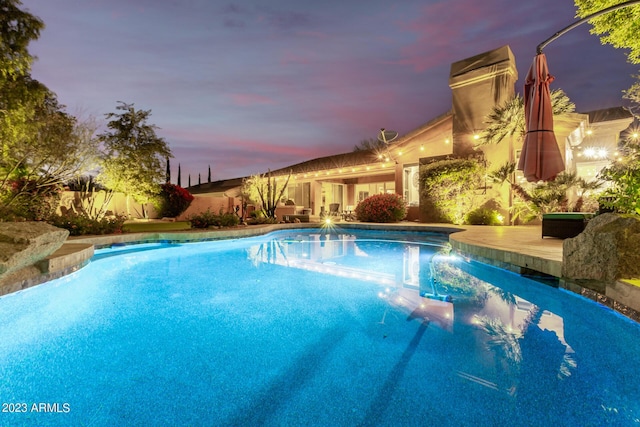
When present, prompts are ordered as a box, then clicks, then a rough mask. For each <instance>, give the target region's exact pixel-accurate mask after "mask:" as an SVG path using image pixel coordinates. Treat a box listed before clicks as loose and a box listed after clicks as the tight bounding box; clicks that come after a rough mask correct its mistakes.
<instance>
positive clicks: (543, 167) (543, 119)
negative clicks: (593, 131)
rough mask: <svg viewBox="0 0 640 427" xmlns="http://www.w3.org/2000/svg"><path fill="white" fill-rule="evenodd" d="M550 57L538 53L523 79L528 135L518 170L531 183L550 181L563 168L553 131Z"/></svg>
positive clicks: (525, 138)
mask: <svg viewBox="0 0 640 427" xmlns="http://www.w3.org/2000/svg"><path fill="white" fill-rule="evenodd" d="M553 79H554V77H553V76H552V75H550V74H549V69H548V68H547V58H546V57H545V55H544V53H539V54H538V55H536V57H535V58H534V60H533V65H532V66H531V68H530V69H529V72H528V73H527V77H526V79H525V82H524V109H525V110H524V118H525V126H526V134H525V137H524V143H523V145H522V153H521V155H520V161H519V162H518V170H521V171H523V173H524V176H525V178H526V179H527V181H529V182H537V181H551V180H553V179H554V178H555V177H556V175H558V174H559V173H560V172H562V171H563V170H564V162H563V160H562V154H561V153H560V149H559V148H558V142H557V141H556V136H555V134H554V133H553V110H552V108H551V94H550V92H549V83H551V82H552V81H553Z"/></svg>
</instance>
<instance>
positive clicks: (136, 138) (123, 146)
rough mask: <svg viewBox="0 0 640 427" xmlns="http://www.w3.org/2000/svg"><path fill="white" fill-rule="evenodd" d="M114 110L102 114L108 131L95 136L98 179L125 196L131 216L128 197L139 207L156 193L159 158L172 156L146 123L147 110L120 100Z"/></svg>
mask: <svg viewBox="0 0 640 427" xmlns="http://www.w3.org/2000/svg"><path fill="white" fill-rule="evenodd" d="M116 109H117V110H118V112H116V113H108V114H106V118H107V120H108V123H107V128H108V130H107V131H105V132H103V133H102V134H100V135H99V138H100V141H101V142H102V143H103V144H104V150H105V152H104V156H103V158H102V162H101V170H100V173H99V175H98V177H97V178H98V181H99V182H100V183H101V184H103V185H104V186H105V187H107V188H110V189H112V190H114V191H117V192H121V193H123V194H125V196H126V205H127V215H131V211H130V202H129V198H133V200H135V201H136V202H138V203H139V204H140V205H141V206H142V212H141V213H140V214H141V216H143V217H145V218H146V217H147V211H146V208H145V205H146V204H147V203H149V202H151V201H152V200H153V198H154V197H155V196H157V195H158V194H159V193H160V184H161V183H162V182H164V181H165V180H166V171H165V170H164V169H163V165H162V163H163V160H166V159H168V158H170V157H173V155H172V154H171V150H170V148H169V146H168V145H167V143H166V142H165V140H164V139H163V138H161V137H159V136H158V135H157V134H156V129H157V127H156V126H155V125H152V124H149V123H147V121H148V120H149V117H150V116H151V110H137V109H136V108H135V107H134V105H133V104H127V103H124V102H120V103H119V105H118V106H116Z"/></svg>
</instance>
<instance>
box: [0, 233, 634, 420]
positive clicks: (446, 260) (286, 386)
mask: <svg viewBox="0 0 640 427" xmlns="http://www.w3.org/2000/svg"><path fill="white" fill-rule="evenodd" d="M446 241H447V236H443V235H438V234H429V233H392V232H381V231H354V230H349V231H344V230H340V229H339V228H336V229H333V230H331V232H327V230H313V229H305V230H287V231H280V232H275V233H270V234H268V235H265V236H261V237H256V238H249V239H239V240H233V241H224V242H222V241H220V242H203V243H197V244H186V245H171V244H163V245H158V247H157V249H155V250H149V249H150V247H149V246H141V247H140V249H141V250H140V251H136V250H135V249H136V248H135V247H128V248H126V250H123V248H117V249H114V250H105V251H98V254H97V256H96V259H95V260H94V261H93V262H92V263H91V264H90V265H89V266H87V267H86V268H84V269H83V270H81V271H79V272H77V273H76V274H74V275H73V276H71V277H68V278H64V279H61V280H58V281H54V282H50V283H48V284H45V285H43V286H40V287H37V288H34V289H32V290H29V291H26V292H22V293H19V294H14V295H9V296H6V297H2V298H0V318H2V319H4V321H3V323H4V324H3V325H2V326H0V377H2V378H3V379H4V381H3V382H2V383H1V384H0V396H3V399H6V401H8V402H23V401H24V402H60V403H67V404H68V405H69V407H70V408H71V411H69V412H68V413H64V414H46V415H45V414H34V413H22V414H20V413H2V414H0V421H2V423H5V424H10V425H60V424H67V425H73V424H81V423H82V424H92V425H114V424H123V423H125V424H137V425H403V426H406V425H436V424H439V425H474V426H484V425H487V426H500V425H536V426H537V425H557V426H562V425H567V426H569V425H571V426H574V425H581V426H588V425H594V426H596V425H605V424H606V425H630V424H635V423H638V422H639V416H640V414H639V413H640V403H639V399H637V396H638V393H639V392H640V374H639V373H638V372H637V371H638V370H637V369H636V367H637V366H638V365H639V362H640V327H639V326H638V324H636V323H634V322H631V321H629V320H628V319H626V318H623V317H621V316H619V315H617V314H615V313H613V312H612V311H610V310H608V309H605V308H603V307H602V306H599V305H597V304H595V303H593V302H591V301H589V300H586V299H583V298H581V297H579V296H576V295H573V294H570V293H567V292H565V291H562V290H559V289H555V288H551V287H549V286H546V285H542V284H540V283H537V282H534V281H531V280H528V279H524V278H521V277H519V276H517V275H515V274H513V273H510V272H507V271H504V270H500V269H497V268H493V267H489V266H485V265H483V264H480V263H476V262H473V261H469V260H465V259H462V258H460V257H458V256H456V255H455V254H453V253H451V252H450V250H449V247H448V245H447V243H446ZM117 252H120V253H119V254H118V255H116V253H117ZM5 420H6V421H5ZM2 423H0V424H2Z"/></svg>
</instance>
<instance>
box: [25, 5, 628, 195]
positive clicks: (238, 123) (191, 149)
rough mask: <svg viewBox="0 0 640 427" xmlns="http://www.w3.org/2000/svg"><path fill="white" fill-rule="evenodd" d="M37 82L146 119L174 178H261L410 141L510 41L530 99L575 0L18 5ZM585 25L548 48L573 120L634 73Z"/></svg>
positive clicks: (66, 100)
mask: <svg viewBox="0 0 640 427" xmlns="http://www.w3.org/2000/svg"><path fill="white" fill-rule="evenodd" d="M22 2H23V8H27V9H28V10H29V11H30V12H31V13H33V14H34V15H36V16H38V17H40V18H41V19H42V20H43V21H44V23H45V25H46V28H45V29H44V31H43V32H42V34H41V36H40V39H39V40H38V41H37V42H35V43H32V44H31V46H30V51H31V53H32V54H34V55H35V56H37V58H38V59H37V61H36V62H35V63H34V65H33V70H32V76H33V77H34V78H35V79H37V80H39V81H41V82H42V83H44V84H45V85H47V87H49V89H51V90H52V91H54V92H55V93H57V95H58V98H59V100H60V102H61V103H62V104H64V105H66V106H67V111H68V112H69V113H71V114H74V115H76V116H79V117H86V116H95V117H96V118H98V119H100V120H101V121H103V123H104V115H105V114H106V113H109V112H115V111H116V110H115V107H116V105H117V102H118V101H124V102H127V103H133V104H134V105H135V107H136V108H138V109H145V110H152V115H151V119H150V122H151V123H152V124H155V125H157V126H158V127H159V129H158V131H157V133H158V135H159V136H161V137H163V138H164V139H165V140H166V141H167V142H168V144H169V146H170V147H171V149H172V151H173V154H174V156H175V158H174V159H173V160H172V169H173V172H172V174H173V182H174V183H175V181H176V177H177V168H178V163H180V164H181V167H182V185H183V186H186V183H187V176H188V174H191V180H192V184H195V183H196V182H197V179H198V178H197V176H198V173H200V174H202V179H203V181H205V180H206V177H207V168H208V166H209V165H211V171H212V179H213V180H219V179H227V178H236V177H242V176H247V175H250V174H254V173H262V172H266V171H267V170H268V169H278V168H281V167H284V166H287V165H291V164H295V163H298V162H302V161H306V160H310V159H313V158H316V157H322V156H327V155H332V154H339V153H345V152H349V151H352V150H353V147H354V146H355V145H357V144H358V143H359V142H360V141H362V140H364V139H369V138H375V137H376V134H377V132H378V130H379V129H380V128H381V127H385V128H387V129H393V130H396V131H398V132H399V133H400V135H403V134H405V133H407V132H409V131H411V130H413V129H415V128H417V127H419V126H421V125H422V124H424V123H426V122H427V121H429V120H430V119H432V118H434V117H436V116H438V115H440V114H442V113H444V112H446V111H448V110H449V109H450V108H451V91H450V89H449V86H448V78H449V68H450V66H451V63H452V62H455V61H459V60H461V59H465V58H468V57H470V56H473V55H476V54H479V53H482V52H485V51H489V50H492V49H495V48H498V47H501V46H503V45H509V46H510V47H511V49H512V51H513V52H514V54H515V57H516V63H517V67H518V73H519V78H518V82H517V86H516V89H517V90H518V92H519V93H521V92H522V85H523V79H524V76H525V75H526V72H527V69H528V68H529V66H530V64H531V62H532V60H533V57H534V55H535V49H536V46H537V45H538V44H539V43H541V42H542V41H544V40H545V39H547V38H549V37H550V36H552V35H553V34H554V33H555V32H556V31H558V30H560V29H562V28H563V27H565V26H567V25H569V24H571V23H572V22H574V21H575V19H576V18H575V10H576V8H575V6H574V5H573V1H571V0H535V1H528V2H515V1H513V0H483V1H477V0H448V1H430V0H401V1H398V2H390V1H386V0H385V1H379V0H357V1H355V0H354V1H352V0H325V1H316V2H311V1H300V0H297V1H296V0H271V1H255V0H252V1H239V2H235V3H233V2H228V1H216V0H182V1H180V0H23V1H22ZM589 29H590V26H589V25H588V24H585V25H582V26H581V27H578V28H577V29H575V30H573V31H571V32H569V33H567V34H566V35H565V36H563V37H561V38H560V39H558V40H556V41H555V42H553V43H551V44H550V45H549V46H548V47H547V48H546V49H545V53H546V54H547V59H548V63H549V69H550V71H551V73H552V74H553V75H554V76H555V77H556V81H555V82H554V83H553V84H552V85H551V88H552V89H555V88H561V89H563V90H564V91H565V92H566V93H567V94H568V95H569V97H570V98H571V100H572V101H574V102H575V103H576V106H577V111H578V112H586V111H590V110H595V109H600V108H607V107H613V106H619V105H625V102H626V101H624V100H623V99H622V91H623V90H624V89H627V88H629V87H630V86H631V84H632V82H633V79H632V77H631V75H632V74H638V72H639V70H638V69H639V68H640V67H638V66H637V65H636V66H634V65H631V64H629V63H627V61H626V55H625V51H623V50H620V49H614V48H613V47H611V46H602V45H601V44H600V40H599V38H598V37H596V36H594V35H590V34H589Z"/></svg>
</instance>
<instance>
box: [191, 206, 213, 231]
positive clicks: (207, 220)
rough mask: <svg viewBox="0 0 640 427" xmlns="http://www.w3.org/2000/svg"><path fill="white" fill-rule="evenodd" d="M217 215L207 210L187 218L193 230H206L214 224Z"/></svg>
mask: <svg viewBox="0 0 640 427" xmlns="http://www.w3.org/2000/svg"><path fill="white" fill-rule="evenodd" d="M216 218H217V215H216V214H214V213H213V212H211V211H210V210H209V209H207V211H206V212H201V213H199V214H194V215H191V216H190V217H189V218H187V219H188V220H189V222H190V223H191V227H193V228H208V227H209V226H211V225H214V224H215V223H216Z"/></svg>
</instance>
